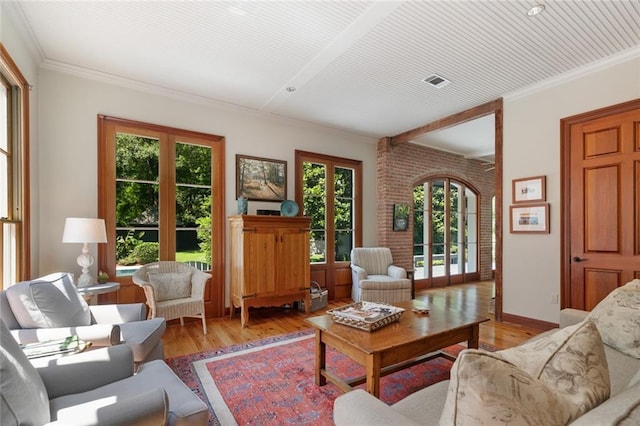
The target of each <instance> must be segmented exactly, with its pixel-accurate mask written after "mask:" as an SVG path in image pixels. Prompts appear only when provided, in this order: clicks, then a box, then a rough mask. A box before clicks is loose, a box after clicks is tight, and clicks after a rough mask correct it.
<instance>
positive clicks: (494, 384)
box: [440, 349, 572, 426]
mask: <svg viewBox="0 0 640 426" xmlns="http://www.w3.org/2000/svg"><path fill="white" fill-rule="evenodd" d="M571 411H572V407H571V403H570V402H569V401H568V400H566V399H565V398H563V397H562V396H560V395H557V394H556V393H555V392H554V391H553V390H552V389H550V388H549V387H548V386H546V385H545V384H544V383H543V382H542V381H541V380H539V379H536V378H535V377H533V376H531V375H530V374H529V373H527V372H526V371H523V370H521V369H520V368H518V367H516V366H515V365H513V364H511V363H510V362H509V361H507V360H505V359H503V358H502V357H501V356H500V355H499V354H497V353H490V352H486V351H483V350H479V349H465V350H464V351H462V352H461V353H460V355H459V356H458V359H457V360H456V362H455V363H454V364H453V367H452V368H451V381H450V382H449V388H448V391H447V399H446V402H445V406H444V409H443V411H442V416H441V417H440V425H442V426H445V425H446V426H451V425H455V426H483V425H498V424H500V425H502V424H505V425H506V424H510V425H565V424H567V423H569V422H570V421H571V420H572V416H571Z"/></svg>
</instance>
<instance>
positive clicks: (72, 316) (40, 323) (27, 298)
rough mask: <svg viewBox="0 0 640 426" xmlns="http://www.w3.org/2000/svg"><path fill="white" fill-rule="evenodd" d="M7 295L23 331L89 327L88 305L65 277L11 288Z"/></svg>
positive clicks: (58, 274) (57, 276) (52, 276)
mask: <svg viewBox="0 0 640 426" xmlns="http://www.w3.org/2000/svg"><path fill="white" fill-rule="evenodd" d="M6 295H7V299H8V301H9V305H10V306H11V310H12V311H13V314H14V315H15V317H16V320H17V321H18V323H19V324H20V327H22V328H53V327H73V326H82V325H91V311H90V310H89V305H87V302H86V301H85V300H84V299H83V298H82V296H80V295H79V294H78V291H77V289H76V286H75V285H74V284H73V282H72V280H71V278H70V276H69V275H68V274H66V273H55V274H51V275H47V276H46V277H42V278H38V279H36V280H34V281H23V282H21V283H17V284H14V285H12V286H11V287H9V288H8V289H7V290H6Z"/></svg>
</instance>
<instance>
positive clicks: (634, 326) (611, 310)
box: [587, 279, 640, 359]
mask: <svg viewBox="0 0 640 426" xmlns="http://www.w3.org/2000/svg"><path fill="white" fill-rule="evenodd" d="M587 319H590V320H591V321H593V323H594V324H595V325H596V327H598V330H599V331H600V334H601V335H602V341H603V342H604V343H606V344H607V345H609V346H611V347H613V348H616V349H617V350H619V351H620V352H622V353H624V354H627V355H629V356H631V357H633V358H636V359H640V280H639V279H635V280H633V281H630V282H628V283H627V284H625V285H623V286H622V287H618V288H617V289H615V290H613V291H612V292H611V293H609V294H608V295H607V297H605V298H604V299H603V300H601V301H600V303H598V304H597V305H596V307H595V308H593V310H592V311H591V313H590V314H589V316H588V317H587Z"/></svg>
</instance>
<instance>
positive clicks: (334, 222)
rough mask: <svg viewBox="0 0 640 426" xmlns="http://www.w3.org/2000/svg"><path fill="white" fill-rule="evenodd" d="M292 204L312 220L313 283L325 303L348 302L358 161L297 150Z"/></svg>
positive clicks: (357, 235) (357, 234) (358, 215)
mask: <svg viewBox="0 0 640 426" xmlns="http://www.w3.org/2000/svg"><path fill="white" fill-rule="evenodd" d="M296 201H297V202H298V204H300V205H301V206H302V211H303V214H304V215H305V216H310V217H311V232H310V241H309V244H310V259H309V262H310V263H311V277H312V280H313V281H317V282H319V283H320V284H322V285H323V286H326V287H327V288H328V289H329V297H330V298H334V297H349V295H350V294H351V293H350V287H348V286H349V284H350V283H351V272H350V269H349V262H350V260H351V249H352V248H353V247H358V246H361V245H362V162H361V161H358V160H351V159H348V158H340V157H333V156H328V155H323V154H316V153H312V152H304V151H296ZM341 290H344V291H341ZM343 293H344V294H343Z"/></svg>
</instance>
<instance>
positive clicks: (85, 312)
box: [0, 273, 166, 364]
mask: <svg viewBox="0 0 640 426" xmlns="http://www.w3.org/2000/svg"><path fill="white" fill-rule="evenodd" d="M0 319H1V320H2V321H3V322H4V323H5V324H6V325H7V327H8V328H9V330H11V334H12V335H13V337H14V338H15V339H16V340H17V341H18V343H20V344H26V343H35V342H43V341H47V340H55V339H61V338H65V337H67V336H70V335H77V336H78V337H79V338H80V339H82V340H85V341H90V342H91V343H92V345H93V346H92V347H94V348H97V347H107V346H113V345H119V344H121V343H122V344H126V345H127V346H129V347H130V348H131V350H132V351H133V355H134V360H135V362H136V364H140V363H143V362H147V361H151V360H155V359H164V350H163V346H162V335H163V334H164V332H165V329H166V321H165V319H164V318H154V319H151V320H147V319H146V307H145V305H144V303H131V304H118V305H87V303H86V302H85V300H84V299H83V298H82V296H80V295H79V294H78V292H77V289H76V287H75V285H74V284H73V281H72V279H71V278H70V276H69V275H68V274H65V273H55V274H50V275H47V276H45V277H42V278H38V279H35V280H32V281H24V282H21V283H16V284H14V285H13V286H11V287H9V288H8V289H7V290H5V291H2V292H0Z"/></svg>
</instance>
